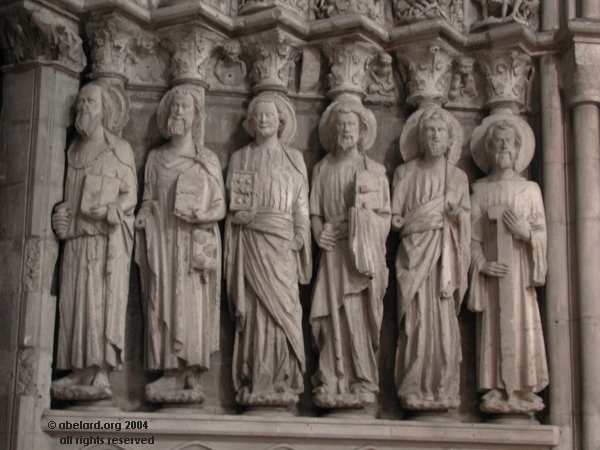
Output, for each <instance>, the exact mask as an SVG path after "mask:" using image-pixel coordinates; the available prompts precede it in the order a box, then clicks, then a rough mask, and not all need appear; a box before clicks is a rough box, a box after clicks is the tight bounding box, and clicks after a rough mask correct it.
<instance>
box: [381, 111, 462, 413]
mask: <svg viewBox="0 0 600 450" xmlns="http://www.w3.org/2000/svg"><path fill="white" fill-rule="evenodd" d="M415 114H421V115H420V118H419V120H418V125H417V126H415V125H416V122H415V121H414V119H413V121H411V119H409V121H410V122H412V123H409V122H407V124H406V125H405V127H404V130H403V136H402V137H401V147H400V151H401V152H402V156H403V157H404V160H405V161H406V164H403V165H401V166H400V167H398V169H397V170H396V173H395V175H394V182H393V195H392V214H393V216H392V227H393V228H394V229H396V230H399V231H400V238H401V241H400V246H399V248H398V253H397V255H396V277H397V280H398V321H399V326H400V330H399V338H398V352H397V358H396V387H397V389H398V397H399V398H400V402H401V404H402V407H403V408H405V409H408V410H415V411H429V412H431V411H437V412H443V411H446V410H448V409H450V408H456V407H458V405H459V403H460V397H459V381H460V367H459V365H460V361H461V358H462V353H461V346H460V334H459V329H458V320H457V315H458V313H459V311H460V305H461V302H462V299H463V296H464V294H465V291H466V289H467V275H468V270H469V261H470V252H469V244H470V239H471V238H470V220H469V219H470V210H471V207H470V201H469V184H468V181H467V176H466V174H465V173H464V172H463V171H462V170H460V169H458V168H456V167H455V165H454V164H455V163H456V161H457V160H458V158H459V156H460V149H461V145H462V129H461V126H460V124H459V123H458V121H457V120H456V119H455V118H454V116H452V114H450V113H449V112H448V111H445V110H443V109H441V108H428V109H425V110H419V111H417V112H416V113H415ZM417 117H418V116H417ZM415 131H416V133H414V132H415ZM411 132H412V134H413V135H414V134H416V135H417V136H413V137H412V138H410V139H406V136H410V134H411ZM417 137H418V138H417ZM403 138H404V139H403ZM415 138H417V139H415ZM415 141H417V142H415ZM415 144H418V146H417V145H415Z"/></svg>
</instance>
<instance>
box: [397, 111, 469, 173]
mask: <svg viewBox="0 0 600 450" xmlns="http://www.w3.org/2000/svg"><path fill="white" fill-rule="evenodd" d="M430 119H440V120H443V121H444V122H445V123H446V125H448V137H449V139H450V148H449V149H448V151H447V152H446V157H447V158H448V162H450V163H451V164H456V163H457V162H458V160H459V158H460V154H461V151H462V144H463V141H464V134H463V129H462V126H461V124H460V123H459V122H458V120H457V119H456V117H454V115H453V114H452V113H450V112H449V111H446V110H445V109H442V108H440V107H438V106H435V107H429V108H423V109H419V110H417V111H415V112H414V113H413V115H411V116H410V117H409V118H408V120H407V121H406V123H405V124H404V128H402V133H401V134H400V154H401V155H402V159H403V160H404V162H405V163H406V162H408V161H410V160H411V159H415V158H418V157H420V156H421V154H422V145H421V136H420V134H421V131H422V129H423V125H424V123H425V122H426V121H427V120H430Z"/></svg>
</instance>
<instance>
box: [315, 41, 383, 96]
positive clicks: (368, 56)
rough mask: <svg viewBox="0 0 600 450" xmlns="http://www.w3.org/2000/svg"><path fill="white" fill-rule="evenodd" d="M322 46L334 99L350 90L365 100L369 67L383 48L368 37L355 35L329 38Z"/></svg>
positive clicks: (331, 93)
mask: <svg viewBox="0 0 600 450" xmlns="http://www.w3.org/2000/svg"><path fill="white" fill-rule="evenodd" d="M322 48H323V52H324V53H325V55H326V56H327V58H328V60H329V66H330V67H331V71H330V73H329V75H328V80H329V92H328V93H327V96H328V97H330V98H332V99H335V98H336V97H338V96H339V95H340V94H351V95H353V96H355V97H357V98H358V99H359V100H362V99H363V98H364V97H365V96H366V90H367V87H368V86H370V84H369V80H370V77H369V76H368V75H369V70H370V69H371V68H372V66H373V64H374V63H375V60H376V57H377V55H378V54H379V53H380V52H383V50H381V49H380V48H379V47H378V46H376V45H375V44H373V43H371V42H369V41H366V40H362V39H352V38H351V39H348V38H346V39H337V40H335V41H333V42H331V41H328V42H325V43H324V44H323V45H322ZM371 82H373V80H372V79H371Z"/></svg>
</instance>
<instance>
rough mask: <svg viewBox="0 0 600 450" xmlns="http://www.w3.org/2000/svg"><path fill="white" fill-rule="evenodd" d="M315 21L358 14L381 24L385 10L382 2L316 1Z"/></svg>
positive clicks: (365, 0)
mask: <svg viewBox="0 0 600 450" xmlns="http://www.w3.org/2000/svg"><path fill="white" fill-rule="evenodd" d="M314 10H315V14H316V16H317V19H325V18H329V17H336V16H341V15H344V14H360V15H362V16H365V17H368V18H369V19H371V20H373V21H375V22H377V23H379V24H383V22H384V19H385V10H384V2H383V0H317V1H315V6H314Z"/></svg>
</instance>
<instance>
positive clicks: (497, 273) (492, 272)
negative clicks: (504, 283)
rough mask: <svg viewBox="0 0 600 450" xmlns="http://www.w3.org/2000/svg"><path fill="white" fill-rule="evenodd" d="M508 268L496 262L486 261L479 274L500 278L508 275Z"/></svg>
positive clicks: (506, 265)
mask: <svg viewBox="0 0 600 450" xmlns="http://www.w3.org/2000/svg"><path fill="white" fill-rule="evenodd" d="M509 270H510V266H509V265H508V264H505V263H501V262H498V261H486V262H485V263H483V266H482V267H481V272H483V273H484V274H486V275H489V276H491V277H497V278H502V277H505V276H506V275H508V271H509Z"/></svg>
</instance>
